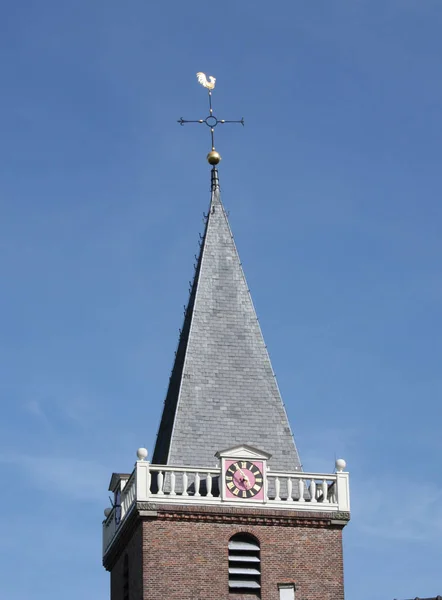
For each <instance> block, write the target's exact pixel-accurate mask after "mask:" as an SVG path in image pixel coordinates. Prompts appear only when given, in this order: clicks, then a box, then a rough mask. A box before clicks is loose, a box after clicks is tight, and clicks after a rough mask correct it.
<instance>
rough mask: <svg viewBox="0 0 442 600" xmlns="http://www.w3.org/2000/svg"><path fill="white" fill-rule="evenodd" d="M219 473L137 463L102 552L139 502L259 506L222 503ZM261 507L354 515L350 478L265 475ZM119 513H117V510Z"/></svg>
mask: <svg viewBox="0 0 442 600" xmlns="http://www.w3.org/2000/svg"><path fill="white" fill-rule="evenodd" d="M221 481H222V473H221V469H220V468H213V469H207V468H198V467H179V466H175V465H174V466H169V465H152V464H150V463H149V462H148V461H146V460H138V461H137V462H136V464H135V469H134V471H133V473H132V474H131V476H130V477H129V479H127V480H126V481H125V485H124V487H123V486H122V490H121V521H120V520H119V519H118V520H117V519H116V513H117V511H116V507H114V508H113V509H112V511H110V512H109V514H108V516H107V517H106V519H105V521H104V522H103V552H106V551H107V549H108V548H109V547H110V545H111V543H112V540H113V539H114V537H115V536H116V533H117V531H118V529H119V527H120V526H121V523H122V522H124V519H125V518H126V517H127V515H128V514H129V512H130V511H131V510H132V508H133V507H134V506H136V503H137V502H152V503H155V502H159V503H162V504H163V503H170V504H214V505H217V504H218V505H219V504H228V505H232V506H233V505H235V506H240V505H241V504H242V505H248V506H252V505H253V506H255V507H256V506H257V501H256V500H254V499H250V500H245V499H244V500H241V501H239V500H236V501H235V500H231V499H227V498H225V499H222V497H221V493H220V486H221ZM262 504H263V505H266V506H269V508H277V509H283V508H284V507H286V508H287V509H288V508H289V506H290V509H291V510H302V511H318V512H324V511H325V512H333V511H340V512H341V511H342V512H348V511H349V510H350V497H349V480H348V473H346V472H343V471H339V470H338V472H337V473H333V474H321V473H303V472H300V471H295V472H290V473H282V472H272V471H267V493H266V497H265V499H264V501H263V502H262ZM117 508H118V507H117Z"/></svg>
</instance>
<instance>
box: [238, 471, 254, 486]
mask: <svg viewBox="0 0 442 600" xmlns="http://www.w3.org/2000/svg"><path fill="white" fill-rule="evenodd" d="M238 471H239V472H240V473H241V475H242V476H243V481H244V482H245V483H246V484H247V485H248V486H249V488H251V487H252V486H251V484H250V480H249V478H248V477H247V475H246V474H245V473H244V471H243V470H242V469H240V468H239V467H238Z"/></svg>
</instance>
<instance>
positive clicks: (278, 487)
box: [275, 477, 281, 502]
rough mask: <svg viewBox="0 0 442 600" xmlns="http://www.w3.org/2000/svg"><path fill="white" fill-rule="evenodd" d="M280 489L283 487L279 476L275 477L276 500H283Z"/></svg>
mask: <svg viewBox="0 0 442 600" xmlns="http://www.w3.org/2000/svg"><path fill="white" fill-rule="evenodd" d="M280 489H281V482H280V481H279V477H275V500H276V502H281V497H280V495H279V490H280Z"/></svg>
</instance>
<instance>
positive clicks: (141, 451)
mask: <svg viewBox="0 0 442 600" xmlns="http://www.w3.org/2000/svg"><path fill="white" fill-rule="evenodd" d="M147 455H148V452H147V450H146V448H138V450H137V458H138V460H146V458H147Z"/></svg>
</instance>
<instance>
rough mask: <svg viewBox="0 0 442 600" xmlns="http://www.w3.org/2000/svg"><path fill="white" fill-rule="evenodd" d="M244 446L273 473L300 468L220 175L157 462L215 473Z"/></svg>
mask: <svg viewBox="0 0 442 600" xmlns="http://www.w3.org/2000/svg"><path fill="white" fill-rule="evenodd" d="M239 444H248V445H250V446H254V447H256V448H259V449H260V450H264V451H266V452H268V453H270V454H271V455H272V458H271V459H270V461H269V464H270V467H271V468H272V469H273V470H293V469H299V468H300V460H299V456H298V452H297V450H296V447H295V443H294V440H293V436H292V432H291V429H290V425H289V422H288V419H287V415H286V412H285V408H284V405H283V403H282V400H281V396H280V393H279V390H278V386H277V383H276V379H275V376H274V373H273V369H272V365H271V363H270V358H269V355H268V353H267V349H266V346H265V344H264V340H263V337H262V333H261V328H260V326H259V323H258V319H257V316H256V313H255V309H254V306H253V302H252V298H251V296H250V293H249V289H248V287H247V282H246V279H245V277H244V273H243V270H242V266H241V263H240V260H239V256H238V252H237V250H236V246H235V242H234V240H233V237H232V233H231V230H230V226H229V222H228V219H227V215H226V212H225V210H224V207H223V205H222V203H221V197H220V191H219V183H218V173H217V170H216V169H215V168H214V169H212V194H211V202H210V208H209V214H208V217H207V221H206V229H205V233H204V237H203V241H202V244H201V251H200V256H199V259H198V263H197V267H196V271H195V277H194V281H193V285H192V289H191V294H190V298H189V303H188V306H187V310H186V314H185V318H184V324H183V328H182V332H181V336H180V340H179V345H178V349H177V353H176V358H175V363H174V366H173V369H172V374H171V378H170V382H169V388H168V391H167V395H166V400H165V403H164V409H163V415H162V418H161V423H160V427H159V430H158V435H157V440H156V445H155V450H154V453H153V457H152V462H153V463H154V464H170V465H189V466H191V465H193V466H201V467H213V466H215V465H216V464H217V460H216V458H215V453H216V452H217V451H219V450H222V449H225V448H229V447H233V446H236V445H239Z"/></svg>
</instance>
